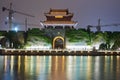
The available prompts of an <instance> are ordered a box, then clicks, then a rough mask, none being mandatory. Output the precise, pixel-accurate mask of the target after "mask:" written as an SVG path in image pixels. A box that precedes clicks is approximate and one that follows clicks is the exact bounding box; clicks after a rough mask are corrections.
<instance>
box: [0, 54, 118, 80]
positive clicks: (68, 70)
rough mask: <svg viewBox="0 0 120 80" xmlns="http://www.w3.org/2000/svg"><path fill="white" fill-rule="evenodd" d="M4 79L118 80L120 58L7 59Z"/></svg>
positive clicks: (30, 57)
mask: <svg viewBox="0 0 120 80" xmlns="http://www.w3.org/2000/svg"><path fill="white" fill-rule="evenodd" d="M3 57H4V58H3V59H4V60H3V62H4V63H3V65H2V64H0V68H1V67H2V66H3V70H4V71H3V72H4V73H3V75H4V74H5V75H4V76H3V77H6V74H9V76H15V77H19V78H20V80H23V79H24V80H31V78H33V79H32V80H101V79H102V80H103V79H104V80H109V79H111V80H114V79H116V80H118V79H119V78H120V76H119V74H120V56H95V57H92V56H3ZM114 77H115V78H114Z"/></svg>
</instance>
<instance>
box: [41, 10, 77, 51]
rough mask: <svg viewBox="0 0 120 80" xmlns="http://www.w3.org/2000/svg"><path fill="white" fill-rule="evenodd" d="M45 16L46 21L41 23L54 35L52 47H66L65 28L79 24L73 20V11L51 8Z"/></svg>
mask: <svg viewBox="0 0 120 80" xmlns="http://www.w3.org/2000/svg"><path fill="white" fill-rule="evenodd" d="M45 16H46V21H41V25H42V26H43V27H44V28H45V29H46V32H48V33H49V34H50V36H52V49H65V48H66V37H65V30H66V29H72V28H75V27H76V25H77V22H75V21H72V20H71V19H72V17H73V13H69V11H68V9H50V11H49V12H48V13H45Z"/></svg>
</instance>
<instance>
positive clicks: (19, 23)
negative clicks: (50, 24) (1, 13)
mask: <svg viewBox="0 0 120 80" xmlns="http://www.w3.org/2000/svg"><path fill="white" fill-rule="evenodd" d="M8 23H9V22H7V21H6V22H5V24H8ZM12 24H15V25H16V24H17V25H25V32H26V31H27V29H28V26H32V27H33V26H36V27H40V25H39V24H31V23H30V24H29V23H27V18H26V19H25V22H24V23H21V22H12Z"/></svg>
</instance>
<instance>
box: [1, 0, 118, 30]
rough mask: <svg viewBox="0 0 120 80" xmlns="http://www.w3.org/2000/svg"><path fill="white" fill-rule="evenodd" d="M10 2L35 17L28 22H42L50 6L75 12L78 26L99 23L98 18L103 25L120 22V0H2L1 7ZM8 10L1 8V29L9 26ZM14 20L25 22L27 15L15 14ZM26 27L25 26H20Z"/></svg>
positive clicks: (14, 7)
mask: <svg viewBox="0 0 120 80" xmlns="http://www.w3.org/2000/svg"><path fill="white" fill-rule="evenodd" d="M10 2H12V3H13V9H14V10H17V11H20V12H24V13H28V14H32V15H34V16H35V18H29V17H27V18H28V23H32V24H38V25H39V24H40V21H44V20H45V16H44V13H45V12H48V11H49V9H50V8H54V9H55V8H57V9H66V8H68V9H69V10H70V12H72V13H74V17H73V20H74V21H78V26H77V27H78V28H86V26H87V25H97V21H98V18H100V19H101V25H106V24H113V23H120V0H0V8H2V7H3V6H5V7H8V8H9V4H10ZM7 16H8V12H7V11H5V12H2V10H0V29H1V30H2V29H5V28H7V27H8V26H7V25H4V21H6V20H7V19H6V17H7ZM13 17H14V19H13V21H14V22H21V23H24V20H25V18H26V16H23V15H19V14H13ZM20 27H21V28H23V29H24V26H20ZM102 30H103V31H104V30H113V31H114V30H119V31H120V26H119V27H106V28H102Z"/></svg>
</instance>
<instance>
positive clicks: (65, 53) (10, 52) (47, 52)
mask: <svg viewBox="0 0 120 80" xmlns="http://www.w3.org/2000/svg"><path fill="white" fill-rule="evenodd" d="M0 55H40V56H42V55H53V56H54V55H55V56H57V55H58V56H69V55H71V56H120V51H82V50H64V49H63V50H62V49H50V50H26V49H0Z"/></svg>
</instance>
